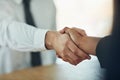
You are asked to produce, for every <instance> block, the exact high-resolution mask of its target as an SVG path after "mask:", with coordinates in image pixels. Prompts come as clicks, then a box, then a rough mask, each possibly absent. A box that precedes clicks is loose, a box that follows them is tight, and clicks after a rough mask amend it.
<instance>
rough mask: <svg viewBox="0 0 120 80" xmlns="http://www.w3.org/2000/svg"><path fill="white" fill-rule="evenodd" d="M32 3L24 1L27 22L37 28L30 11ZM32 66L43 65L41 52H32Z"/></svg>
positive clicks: (28, 0) (27, 0) (29, 0)
mask: <svg viewBox="0 0 120 80" xmlns="http://www.w3.org/2000/svg"><path fill="white" fill-rule="evenodd" d="M30 2H31V0H23V5H24V11H25V20H26V23H27V24H29V25H32V26H34V27H36V25H35V22H34V19H33V16H32V13H31V11H30ZM31 65H32V66H33V67H34V66H39V65H42V61H41V55H40V52H31Z"/></svg>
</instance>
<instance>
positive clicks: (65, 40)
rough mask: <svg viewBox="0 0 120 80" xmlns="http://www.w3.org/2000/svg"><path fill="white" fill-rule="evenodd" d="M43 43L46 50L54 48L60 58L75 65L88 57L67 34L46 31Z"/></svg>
mask: <svg viewBox="0 0 120 80" xmlns="http://www.w3.org/2000/svg"><path fill="white" fill-rule="evenodd" d="M45 45H46V48H47V49H48V50H51V49H54V50H56V54H57V55H58V56H59V57H60V58H62V59H63V60H64V61H66V62H69V63H71V64H73V65H77V64H78V63H79V62H81V61H83V60H85V59H90V56H89V55H88V54H86V53H85V52H84V51H83V50H81V49H80V48H79V47H78V46H77V45H76V44H75V43H74V42H73V40H71V38H70V36H69V35H68V34H61V33H60V32H57V31H48V32H47V33H46V38H45Z"/></svg>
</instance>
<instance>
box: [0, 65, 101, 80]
mask: <svg viewBox="0 0 120 80" xmlns="http://www.w3.org/2000/svg"><path fill="white" fill-rule="evenodd" d="M87 65H89V64H87ZM87 68H88V67H86V66H85V65H84V64H82V65H78V66H72V65H70V64H55V65H50V66H42V67H35V68H29V69H24V70H20V71H15V72H13V73H9V74H3V75H0V80H98V79H100V80H102V76H101V75H97V74H98V72H99V71H98V72H97V70H96V69H95V68H93V69H92V68H91V67H90V68H89V69H87ZM91 69H92V70H91ZM94 69H95V70H94ZM90 70H91V71H90ZM93 76H94V77H93Z"/></svg>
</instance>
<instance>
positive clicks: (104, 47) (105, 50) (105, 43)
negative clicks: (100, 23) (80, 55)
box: [96, 36, 112, 68]
mask: <svg viewBox="0 0 120 80" xmlns="http://www.w3.org/2000/svg"><path fill="white" fill-rule="evenodd" d="M111 38H112V37H111V36H107V37H104V38H102V39H101V40H100V41H99V43H98V45H97V48H96V56H97V57H98V60H99V62H100V65H101V67H102V68H106V67H107V59H108V57H109V51H110V45H111Z"/></svg>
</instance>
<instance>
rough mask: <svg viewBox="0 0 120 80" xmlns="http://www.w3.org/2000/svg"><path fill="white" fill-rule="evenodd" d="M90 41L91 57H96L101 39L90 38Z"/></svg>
mask: <svg viewBox="0 0 120 80" xmlns="http://www.w3.org/2000/svg"><path fill="white" fill-rule="evenodd" d="M88 38H89V40H90V41H91V49H90V54H91V55H96V47H97V45H98V43H99V41H100V40H101V38H98V37H88Z"/></svg>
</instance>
